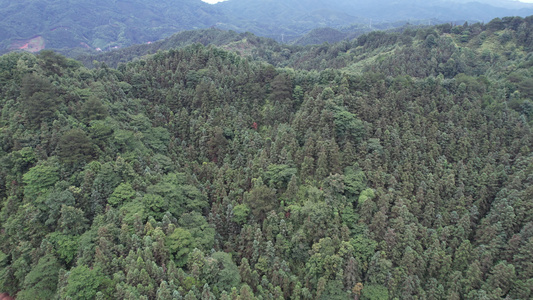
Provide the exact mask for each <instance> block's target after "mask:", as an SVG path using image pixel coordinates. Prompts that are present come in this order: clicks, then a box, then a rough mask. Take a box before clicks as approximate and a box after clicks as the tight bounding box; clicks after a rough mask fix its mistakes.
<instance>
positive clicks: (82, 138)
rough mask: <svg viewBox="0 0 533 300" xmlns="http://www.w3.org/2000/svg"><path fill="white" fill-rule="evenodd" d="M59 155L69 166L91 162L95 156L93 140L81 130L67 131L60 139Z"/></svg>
mask: <svg viewBox="0 0 533 300" xmlns="http://www.w3.org/2000/svg"><path fill="white" fill-rule="evenodd" d="M58 148H59V150H58V155H59V157H60V159H61V160H62V161H63V162H65V163H67V164H80V163H82V164H83V163H86V162H89V161H90V160H91V159H92V158H93V156H94V149H93V144H92V141H91V139H90V138H89V137H88V136H87V135H86V134H85V132H84V131H83V130H81V129H72V130H69V131H67V132H66V133H65V134H64V135H63V136H61V138H60V139H59V144H58Z"/></svg>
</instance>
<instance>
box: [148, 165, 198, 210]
mask: <svg viewBox="0 0 533 300" xmlns="http://www.w3.org/2000/svg"><path fill="white" fill-rule="evenodd" d="M147 192H148V193H150V194H155V195H156V196H155V197H154V199H153V200H151V201H150V203H151V204H150V205H149V208H150V209H151V210H152V211H154V212H155V213H156V214H157V212H166V211H168V212H170V213H171V214H172V215H174V216H180V215H181V214H183V213H184V212H190V211H199V210H200V209H201V208H203V207H205V206H206V205H207V201H206V199H205V196H204V195H203V194H201V193H200V191H199V190H198V189H197V188H196V187H194V186H192V185H189V184H186V182H185V175H184V174H182V173H170V174H168V175H165V176H164V177H163V179H162V180H161V182H159V183H158V184H156V185H152V186H150V187H148V188H147ZM157 196H160V197H161V198H159V197H157Z"/></svg>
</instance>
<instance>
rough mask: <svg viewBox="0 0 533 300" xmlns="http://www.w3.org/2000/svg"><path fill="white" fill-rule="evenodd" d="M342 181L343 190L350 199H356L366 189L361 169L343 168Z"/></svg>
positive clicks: (365, 180) (364, 177)
mask: <svg viewBox="0 0 533 300" xmlns="http://www.w3.org/2000/svg"><path fill="white" fill-rule="evenodd" d="M343 180H344V190H345V192H346V195H347V196H348V197H350V198H353V197H357V196H358V195H359V194H360V193H361V192H362V191H363V190H364V189H365V188H366V184H367V179H366V175H365V173H364V172H363V171H362V170H361V169H358V168H357V169H356V168H353V167H347V168H345V169H344V177H343Z"/></svg>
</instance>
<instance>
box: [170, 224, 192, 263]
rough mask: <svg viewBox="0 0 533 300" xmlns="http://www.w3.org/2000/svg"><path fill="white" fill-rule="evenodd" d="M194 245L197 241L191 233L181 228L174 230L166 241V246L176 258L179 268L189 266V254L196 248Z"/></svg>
mask: <svg viewBox="0 0 533 300" xmlns="http://www.w3.org/2000/svg"><path fill="white" fill-rule="evenodd" d="M194 244H195V241H194V239H193V236H192V234H191V232H190V231H189V230H187V229H184V228H181V227H178V228H176V229H174V231H173V232H172V233H171V234H170V235H168V236H167V238H166V240H165V245H166V246H167V247H168V249H169V251H170V253H171V254H172V255H173V256H174V262H175V263H176V265H177V266H179V267H183V266H185V265H186V264H187V261H188V256H189V253H190V252H191V251H192V249H193V248H194Z"/></svg>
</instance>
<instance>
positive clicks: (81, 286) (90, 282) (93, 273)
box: [60, 265, 106, 300]
mask: <svg viewBox="0 0 533 300" xmlns="http://www.w3.org/2000/svg"><path fill="white" fill-rule="evenodd" d="M67 276H68V277H67V282H68V283H67V285H66V286H65V288H64V290H63V291H62V294H61V295H60V297H61V298H63V299H65V298H71V299H73V300H78V299H79V300H82V299H83V300H85V299H94V298H95V296H96V293H97V292H98V291H99V290H100V289H101V288H103V285H104V284H105V282H106V279H105V277H104V276H103V274H102V270H101V269H100V268H98V267H94V268H92V269H90V268H89V267H87V266H85V265H79V266H77V267H75V268H73V269H72V270H70V271H69V272H68V273H67Z"/></svg>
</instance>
